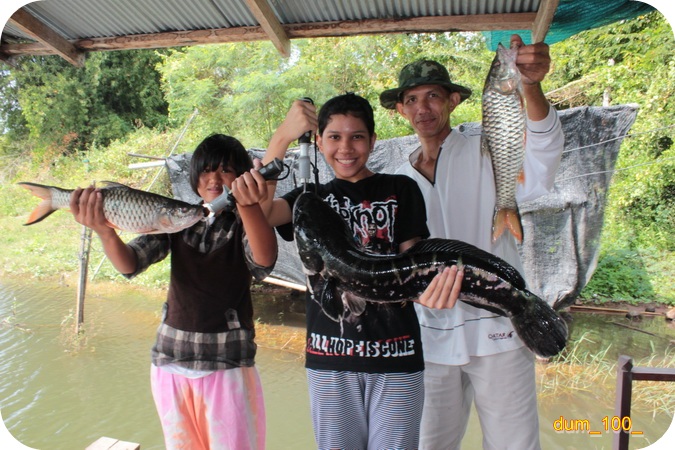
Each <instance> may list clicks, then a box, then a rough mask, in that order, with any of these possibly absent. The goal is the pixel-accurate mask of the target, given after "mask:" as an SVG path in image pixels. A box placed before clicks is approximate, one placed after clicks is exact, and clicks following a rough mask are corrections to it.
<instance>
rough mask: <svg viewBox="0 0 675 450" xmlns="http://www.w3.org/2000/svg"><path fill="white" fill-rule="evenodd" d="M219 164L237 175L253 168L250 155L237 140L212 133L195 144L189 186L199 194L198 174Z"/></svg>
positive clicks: (215, 167)
mask: <svg viewBox="0 0 675 450" xmlns="http://www.w3.org/2000/svg"><path fill="white" fill-rule="evenodd" d="M221 164H222V165H223V167H229V168H231V169H232V170H234V172H235V173H236V174H237V176H239V175H241V174H243V173H244V172H248V171H249V170H251V169H252V168H253V162H252V161H251V157H250V156H249V154H248V152H247V151H246V149H245V148H244V146H243V145H242V143H241V142H239V140H237V139H236V138H233V137H232V136H226V135H224V134H212V135H210V136H208V137H207V138H205V139H204V140H203V141H202V142H201V143H200V144H199V145H198V146H197V148H196V149H195V151H194V153H193V154H192V160H191V161H190V186H191V187H192V190H193V191H194V192H195V193H196V194H199V193H198V192H197V187H198V186H199V175H200V174H201V173H202V172H204V171H205V170H208V171H213V170H216V169H218V166H220V165H221Z"/></svg>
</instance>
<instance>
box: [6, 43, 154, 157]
mask: <svg viewBox="0 0 675 450" xmlns="http://www.w3.org/2000/svg"><path fill="white" fill-rule="evenodd" d="M159 61H160V60H159V57H158V55H157V53H156V52H153V51H133V52H132V51H130V52H99V53H91V54H89V55H88V58H87V60H86V63H85V66H84V68H77V67H73V66H72V65H70V64H68V63H67V62H65V61H64V60H62V59H61V58H57V57H51V56H46V57H42V56H35V57H30V58H23V59H21V60H20V61H19V64H18V68H17V69H16V70H11V71H10V72H9V73H8V76H7V77H6V78H5V80H4V82H3V92H2V93H3V97H2V105H3V106H2V107H1V108H0V111H1V112H2V116H3V119H4V122H5V127H6V128H8V129H9V130H10V131H13V132H15V135H17V136H21V135H22V131H23V130H27V134H28V136H29V139H30V140H32V141H33V142H34V143H35V144H36V145H37V146H38V148H41V149H43V150H45V149H56V150H57V151H59V152H69V151H72V150H75V149H86V148H87V147H88V146H90V145H92V144H94V143H95V144H98V145H103V146H105V145H107V144H108V143H109V142H110V141H112V140H114V139H119V138H121V137H124V136H125V135H127V134H128V133H130V132H131V131H133V130H134V129H136V128H138V127H141V126H144V125H147V126H150V127H158V126H161V125H163V124H164V123H165V121H166V116H167V103H166V101H165V100H164V97H163V95H162V92H161V90H160V87H159V74H158V73H157V71H156V70H155V65H156V64H157V63H158V62H159ZM4 94H7V95H4ZM19 111H20V118H19V117H18V112H19ZM23 134H25V133H23Z"/></svg>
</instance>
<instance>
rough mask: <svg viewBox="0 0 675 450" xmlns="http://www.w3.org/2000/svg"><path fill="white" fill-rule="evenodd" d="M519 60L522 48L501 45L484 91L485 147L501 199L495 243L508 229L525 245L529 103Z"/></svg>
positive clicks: (497, 202) (498, 196) (496, 209)
mask: <svg viewBox="0 0 675 450" xmlns="http://www.w3.org/2000/svg"><path fill="white" fill-rule="evenodd" d="M516 56H518V48H512V49H507V48H505V47H504V46H503V45H502V44H499V46H498V48H497V53H496V55H495V57H494V60H493V61H492V65H491V66H490V71H489V72H488V76H487V78H486V80H485V86H484V88H483V122H482V125H483V135H482V142H481V145H482V150H483V151H484V152H487V153H489V155H490V157H491V159H492V169H493V171H494V176H495V188H496V196H497V199H496V205H495V213H494V220H493V224H492V239H493V240H496V239H497V238H499V237H500V236H501V235H502V233H504V231H505V230H506V229H508V230H509V231H510V232H511V234H513V236H514V237H515V238H516V239H517V240H518V242H522V240H523V227H522V225H521V222H520V215H519V213H518V205H517V204H516V183H517V182H523V181H524V178H523V172H522V168H523V159H524V158H525V100H524V98H523V95H522V85H521V80H520V71H519V70H518V67H516Z"/></svg>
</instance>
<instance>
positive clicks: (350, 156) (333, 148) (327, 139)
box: [316, 114, 376, 183]
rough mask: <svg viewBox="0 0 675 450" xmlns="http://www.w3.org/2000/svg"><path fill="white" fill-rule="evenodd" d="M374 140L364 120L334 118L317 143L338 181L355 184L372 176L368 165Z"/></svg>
mask: <svg viewBox="0 0 675 450" xmlns="http://www.w3.org/2000/svg"><path fill="white" fill-rule="evenodd" d="M375 139H376V135H375V134H373V135H372V136H371V135H370V133H369V132H368V129H367V128H366V125H365V123H364V122H363V120H361V119H359V118H357V117H354V116H352V115H349V114H347V115H344V114H334V115H332V116H331V117H330V119H329V121H328V124H327V126H326V127H325V129H324V130H323V133H321V134H320V135H319V136H317V138H316V142H317V144H318V146H319V150H321V153H322V154H323V156H324V158H325V159H326V162H327V163H328V165H330V166H331V168H332V169H333V171H334V172H335V177H336V178H339V179H341V180H346V181H351V182H352V183H353V182H356V181H359V180H362V179H364V178H367V177H369V176H371V175H372V174H373V172H371V171H370V170H369V169H368V168H367V167H366V163H367V162H368V157H369V156H370V152H371V150H372V149H373V147H374V146H375Z"/></svg>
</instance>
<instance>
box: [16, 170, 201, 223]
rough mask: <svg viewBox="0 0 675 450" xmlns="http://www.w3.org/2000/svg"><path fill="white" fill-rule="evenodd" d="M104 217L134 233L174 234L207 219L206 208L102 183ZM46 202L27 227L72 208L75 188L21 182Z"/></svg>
mask: <svg viewBox="0 0 675 450" xmlns="http://www.w3.org/2000/svg"><path fill="white" fill-rule="evenodd" d="M102 184H104V185H105V187H102V188H101V189H100V191H101V194H102V195H103V215H104V216H105V218H106V220H107V221H108V222H109V224H110V226H112V227H114V228H117V229H118V230H122V231H127V232H131V233H143V234H154V233H175V232H177V231H180V230H183V229H185V228H188V227H190V226H192V225H194V224H195V223H197V222H198V221H199V220H201V219H203V218H204V208H203V207H202V206H201V205H192V204H190V203H186V202H183V201H180V200H176V199H172V198H169V197H164V196H162V195H159V194H154V193H152V192H146V191H141V190H138V189H133V188H130V187H128V186H125V185H123V184H119V183H114V182H103V183H102ZM19 185H20V186H22V187H24V188H26V189H28V190H30V191H31V192H32V193H33V194H34V195H36V196H37V197H40V198H42V199H43V201H42V202H41V203H40V204H39V205H38V206H37V207H36V208H35V210H34V211H33V212H32V213H31V214H30V216H29V218H28V221H27V222H26V224H25V225H31V224H34V223H37V222H40V221H41V220H43V219H44V218H46V217H47V216H49V215H50V214H52V213H53V212H54V211H56V210H58V209H68V208H69V207H70V197H71V195H72V193H73V190H72V189H62V188H59V187H55V186H44V185H40V184H36V183H26V182H22V183H19Z"/></svg>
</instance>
